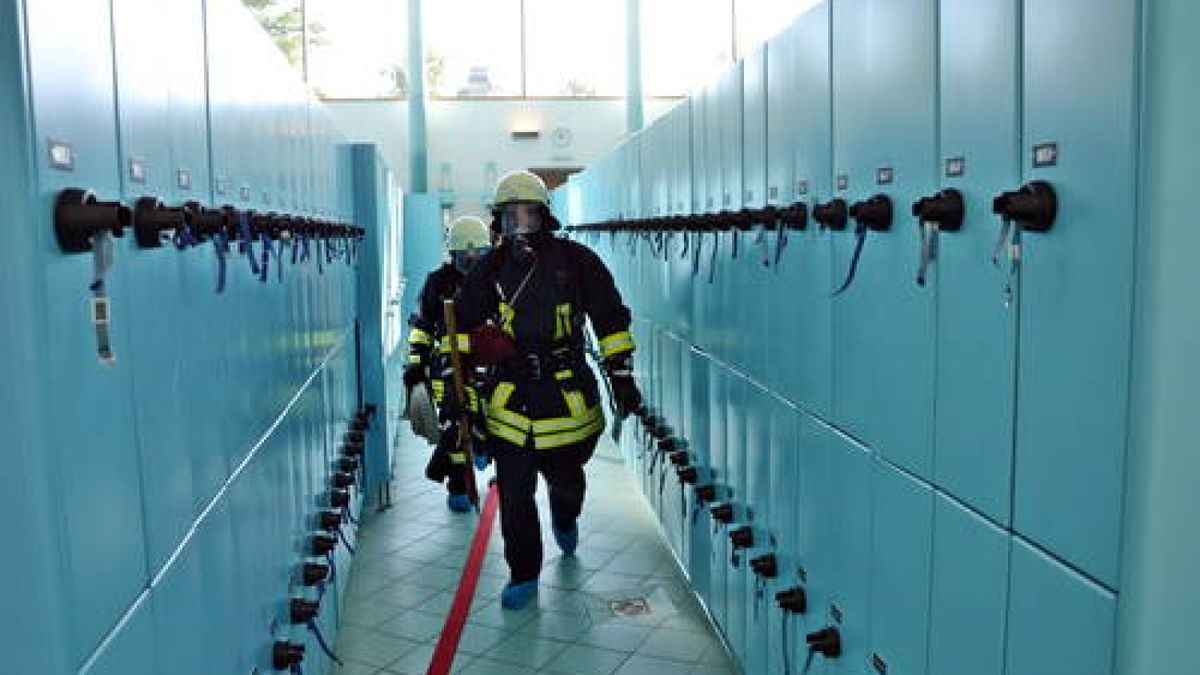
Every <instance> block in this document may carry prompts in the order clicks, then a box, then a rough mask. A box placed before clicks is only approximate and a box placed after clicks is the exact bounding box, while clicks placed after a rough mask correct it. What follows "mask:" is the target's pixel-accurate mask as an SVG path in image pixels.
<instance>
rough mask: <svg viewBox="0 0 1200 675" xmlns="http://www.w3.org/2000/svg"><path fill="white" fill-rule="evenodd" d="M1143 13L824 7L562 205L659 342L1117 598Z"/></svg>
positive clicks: (626, 147)
mask: <svg viewBox="0 0 1200 675" xmlns="http://www.w3.org/2000/svg"><path fill="white" fill-rule="evenodd" d="M1138 18H1139V17H1138V13H1137V3H1136V2H1133V0H1122V1H1121V2H1115V3H1108V4H1106V5H1105V6H1104V7H1103V8H1100V9H1097V8H1095V7H1092V6H1091V5H1089V4H1087V3H1083V2H1074V1H1072V0H1061V1H1056V2H1051V3H1039V4H1037V5H1036V6H1028V7H1025V6H1023V5H1022V3H1020V2H1017V0H950V1H946V2H940V3H938V2H933V0H903V1H901V2H884V1H883V0H839V1H838V2H833V3H823V4H820V5H818V6H817V7H815V8H813V9H812V10H810V11H809V12H807V13H805V14H804V15H802V16H801V17H799V18H798V19H797V20H796V21H795V22H794V23H793V24H792V25H790V26H788V27H787V28H786V29H785V30H784V31H783V32H781V33H780V34H779V35H777V36H775V37H774V38H772V39H771V40H769V41H768V42H767V43H766V44H765V45H763V46H762V47H761V48H759V49H758V50H757V51H755V52H752V53H751V54H750V55H748V56H747V57H746V59H745V60H744V61H742V62H740V63H738V64H737V65H736V66H735V67H734V68H732V69H730V70H729V71H727V72H725V73H723V74H721V75H720V76H719V77H717V78H716V79H714V81H713V82H712V83H711V84H710V85H709V86H707V87H705V88H704V89H702V90H701V91H698V92H696V93H695V94H694V95H693V96H692V97H690V99H689V100H688V101H686V102H684V103H683V104H681V105H679V106H678V107H676V108H675V109H673V110H672V111H670V112H668V113H667V114H666V115H664V116H663V117H662V118H661V119H660V120H658V121H657V122H656V123H655V124H654V125H652V126H651V127H649V128H647V129H646V130H644V131H643V132H641V133H639V134H637V135H635V136H632V137H631V138H629V139H628V140H627V141H625V142H624V143H623V144H622V145H621V147H619V148H618V149H617V150H616V151H614V152H613V153H611V154H610V155H608V156H606V157H604V158H602V159H601V160H599V161H598V162H596V163H595V165H593V166H591V167H589V168H588V169H587V170H586V171H584V172H582V173H581V174H579V175H578V176H576V177H573V178H572V181H571V182H570V183H569V184H568V186H567V187H566V188H565V189H562V190H560V194H559V198H560V199H561V200H562V201H563V202H564V203H567V204H569V205H570V206H571V207H570V218H569V220H570V222H572V223H573V224H574V226H575V228H576V233H577V234H578V236H580V237H582V238H583V240H584V241H585V242H588V243H591V244H593V245H596V246H598V247H600V248H603V249H605V250H606V254H605V255H606V256H607V260H608V261H609V263H610V264H611V265H612V267H613V268H614V270H616V273H617V275H618V278H619V279H620V280H621V282H622V283H623V287H624V288H625V289H626V292H627V294H628V295H630V297H632V298H634V305H635V310H637V311H639V312H640V313H641V315H642V316H645V317H647V318H649V319H650V320H652V321H653V323H654V324H655V325H656V326H659V327H661V328H663V329H665V330H667V331H669V332H670V333H671V334H673V335H677V336H679V337H680V338H682V339H684V340H685V341H687V342H689V343H690V344H692V345H695V346H697V347H699V348H700V349H703V350H704V351H705V352H707V353H709V354H712V355H713V356H714V357H716V358H718V359H720V360H722V361H723V362H726V363H729V364H731V366H732V367H734V368H736V369H737V370H738V371H739V372H742V373H745V374H746V375H747V376H748V377H750V378H751V379H752V380H753V381H755V382H756V383H758V384H760V385H761V386H763V387H764V388H766V389H768V390H769V391H771V392H773V393H775V394H777V395H779V396H781V397H783V398H785V399H786V400H788V401H791V402H792V403H793V404H795V405H796V406H797V407H799V408H801V409H803V410H805V411H806V412H809V413H811V414H813V415H814V416H816V417H818V418H820V419H822V420H824V421H825V422H827V423H829V424H830V425H831V426H833V427H835V428H837V429H838V430H839V431H841V432H843V433H845V434H846V435H847V436H849V437H851V438H854V439H855V440H856V441H858V442H859V443H860V444H862V445H864V446H866V447H868V448H870V449H872V450H873V451H876V452H878V453H880V454H881V455H882V456H884V457H886V458H887V459H888V460H889V461H890V462H892V463H894V464H896V465H897V466H899V467H902V468H903V469H904V470H905V471H908V472H910V473H912V474H914V475H916V476H918V477H919V478H921V479H923V480H925V481H927V482H929V483H931V484H933V485H936V486H937V487H938V488H939V489H942V490H945V491H946V492H948V493H950V494H952V495H953V496H954V497H955V498H956V499H959V500H961V501H963V502H965V503H966V504H968V505H969V506H970V507H971V508H972V509H974V510H976V511H978V512H980V513H981V514H983V515H984V516H985V517H987V518H988V519H990V520H991V521H993V522H994V523H995V524H996V525H998V526H1000V527H1001V528H1004V529H1009V530H1012V531H1015V532H1018V533H1020V534H1021V535H1022V536H1024V537H1025V538H1027V539H1029V540H1030V541H1033V542H1035V543H1036V545H1037V546H1038V547H1040V548H1042V549H1045V550H1047V551H1049V552H1051V553H1052V554H1053V555H1055V556H1056V557H1059V558H1061V559H1063V560H1064V561H1066V562H1067V563H1068V564H1069V565H1071V566H1072V567H1074V568H1076V569H1078V570H1079V571H1080V572H1082V573H1083V574H1084V575H1085V576H1088V577H1090V578H1092V579H1094V580H1096V581H1097V582H1098V583H1100V584H1101V585H1103V586H1105V587H1107V588H1109V589H1111V590H1116V588H1117V583H1118V582H1117V579H1118V576H1119V555H1120V542H1121V536H1120V518H1121V512H1122V500H1123V485H1124V473H1125V471H1124V467H1125V440H1124V439H1125V437H1126V433H1125V427H1126V422H1125V419H1126V409H1127V407H1128V388H1129V375H1128V370H1129V368H1128V345H1129V335H1130V328H1129V326H1130V322H1131V318H1132V283H1133V282H1132V271H1133V249H1134V229H1133V227H1132V226H1131V223H1133V222H1134V210H1133V208H1134V198H1133V194H1134V189H1135V187H1136V185H1135V173H1134V166H1135V159H1136V157H1135V153H1136V134H1137V130H1136V126H1135V122H1136V101H1137V80H1136V70H1137V63H1138V49H1139V44H1138V31H1137V26H1138V23H1139V22H1138ZM1064 22H1069V23H1070V24H1071V25H1073V26H1077V27H1078V30H1072V31H1071V34H1070V35H1069V36H1063V35H1059V34H1058V33H1057V32H1056V31H1054V30H1052V29H1051V28H1049V27H1051V26H1057V25H1065V24H1064ZM1064 49H1067V50H1068V51H1070V52H1071V53H1072V54H1075V55H1077V58H1073V59H1068V60H1063V59H1061V58H1060V57H1061V54H1062V53H1063V50H1064ZM1068 83H1070V85H1071V86H1067V84H1068ZM1039 209H1040V210H1039ZM1097 261H1104V263H1103V264H1098V262H1097Z"/></svg>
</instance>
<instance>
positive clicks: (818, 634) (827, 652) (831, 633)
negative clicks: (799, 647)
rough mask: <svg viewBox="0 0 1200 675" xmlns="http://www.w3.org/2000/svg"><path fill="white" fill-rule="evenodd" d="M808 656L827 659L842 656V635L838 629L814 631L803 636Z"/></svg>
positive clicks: (830, 628) (829, 628)
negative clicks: (813, 655)
mask: <svg viewBox="0 0 1200 675" xmlns="http://www.w3.org/2000/svg"><path fill="white" fill-rule="evenodd" d="M804 641H805V642H807V643H808V651H809V654H810V655H811V654H820V655H821V656H824V657H825V658H827V659H836V658H838V657H839V656H841V655H842V635H841V633H839V632H838V629H836V628H834V627H832V626H830V627H828V628H822V629H821V630H818V631H814V632H812V633H809V634H808V635H807V636H805V638H804Z"/></svg>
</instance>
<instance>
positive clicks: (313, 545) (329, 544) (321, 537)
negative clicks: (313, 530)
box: [308, 534, 338, 557]
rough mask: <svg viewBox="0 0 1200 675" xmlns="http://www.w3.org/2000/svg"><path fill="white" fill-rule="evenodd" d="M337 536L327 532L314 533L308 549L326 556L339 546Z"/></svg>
mask: <svg viewBox="0 0 1200 675" xmlns="http://www.w3.org/2000/svg"><path fill="white" fill-rule="evenodd" d="M337 543H338V542H337V538H336V537H331V536H329V535H326V534H314V535H313V536H312V539H311V540H310V541H309V544H308V551H309V553H310V554H312V555H314V556H318V557H320V556H324V555H327V554H329V553H332V552H333V551H334V549H336V548H337Z"/></svg>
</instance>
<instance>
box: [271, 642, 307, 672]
mask: <svg viewBox="0 0 1200 675" xmlns="http://www.w3.org/2000/svg"><path fill="white" fill-rule="evenodd" d="M303 660H304V645H302V644H298V643H295V642H291V641H289V640H277V641H276V642H275V644H274V646H273V647H272V648H271V666H272V667H273V668H275V670H291V669H293V668H295V667H296V666H299V665H300V662H302V661H303Z"/></svg>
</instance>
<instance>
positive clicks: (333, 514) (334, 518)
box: [317, 511, 342, 532]
mask: <svg viewBox="0 0 1200 675" xmlns="http://www.w3.org/2000/svg"><path fill="white" fill-rule="evenodd" d="M317 524H318V525H319V526H320V527H321V529H322V530H325V531H326V532H336V531H337V530H338V528H340V527H341V526H342V514H340V513H338V512H337V511H322V512H321V513H319V514H318V515H317Z"/></svg>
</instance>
